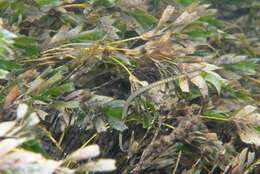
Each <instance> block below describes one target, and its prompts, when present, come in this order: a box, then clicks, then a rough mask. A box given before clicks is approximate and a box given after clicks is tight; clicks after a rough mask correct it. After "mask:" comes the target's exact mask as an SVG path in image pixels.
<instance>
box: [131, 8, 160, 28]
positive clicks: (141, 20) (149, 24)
mask: <svg viewBox="0 0 260 174" xmlns="http://www.w3.org/2000/svg"><path fill="white" fill-rule="evenodd" d="M129 14H130V15H131V16H133V17H134V18H135V20H136V21H137V23H138V24H139V25H140V26H141V27H142V29H143V30H144V31H147V30H151V29H152V28H153V27H155V26H156V24H157V19H156V18H155V17H153V16H152V15H150V14H148V13H147V12H145V11H142V10H135V11H134V12H129Z"/></svg>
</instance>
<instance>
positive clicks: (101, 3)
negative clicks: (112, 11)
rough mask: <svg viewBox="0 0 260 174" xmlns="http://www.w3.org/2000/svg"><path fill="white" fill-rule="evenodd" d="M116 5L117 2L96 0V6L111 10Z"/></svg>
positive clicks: (114, 0)
mask: <svg viewBox="0 0 260 174" xmlns="http://www.w3.org/2000/svg"><path fill="white" fill-rule="evenodd" d="M115 5H116V0H94V6H104V7H107V8H111V7H113V6H115Z"/></svg>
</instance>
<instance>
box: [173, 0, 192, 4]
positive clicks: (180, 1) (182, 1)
mask: <svg viewBox="0 0 260 174" xmlns="http://www.w3.org/2000/svg"><path fill="white" fill-rule="evenodd" d="M176 2H177V3H178V4H182V5H189V4H191V3H192V2H194V0H176Z"/></svg>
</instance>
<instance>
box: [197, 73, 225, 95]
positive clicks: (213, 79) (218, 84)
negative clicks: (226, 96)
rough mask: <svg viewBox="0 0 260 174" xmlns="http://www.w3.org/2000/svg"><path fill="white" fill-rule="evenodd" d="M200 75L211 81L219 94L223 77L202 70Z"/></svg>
mask: <svg viewBox="0 0 260 174" xmlns="http://www.w3.org/2000/svg"><path fill="white" fill-rule="evenodd" d="M202 76H203V78H204V79H205V80H206V81H207V82H209V83H211V84H212V85H213V86H214V87H215V88H216V90H217V92H218V94H220V91H221V85H222V83H224V79H223V78H222V77H221V76H220V75H218V74H217V73H215V72H212V71H207V72H205V71H204V72H202Z"/></svg>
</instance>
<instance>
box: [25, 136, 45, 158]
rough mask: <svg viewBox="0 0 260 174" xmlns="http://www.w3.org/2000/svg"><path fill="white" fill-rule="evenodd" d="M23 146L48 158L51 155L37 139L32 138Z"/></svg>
mask: <svg viewBox="0 0 260 174" xmlns="http://www.w3.org/2000/svg"><path fill="white" fill-rule="evenodd" d="M22 148H23V149H25V150H28V151H31V152H35V153H40V154H42V155H43V156H44V157H46V158H48V157H49V155H48V153H47V152H46V150H45V149H44V148H43V147H42V145H41V144H40V143H39V142H38V141H37V140H30V141H27V142H25V143H23V144H22Z"/></svg>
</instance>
